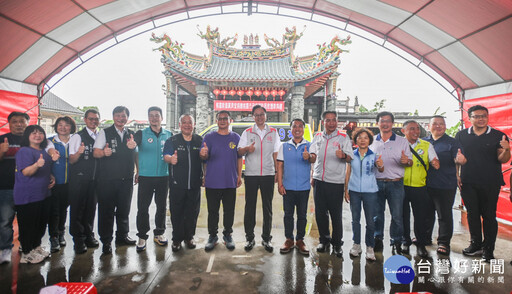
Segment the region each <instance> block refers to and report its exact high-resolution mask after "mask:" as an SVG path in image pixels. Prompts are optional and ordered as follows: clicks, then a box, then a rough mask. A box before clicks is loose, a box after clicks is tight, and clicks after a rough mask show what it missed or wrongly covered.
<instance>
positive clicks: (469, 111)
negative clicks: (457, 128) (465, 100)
mask: <svg viewBox="0 0 512 294" xmlns="http://www.w3.org/2000/svg"><path fill="white" fill-rule="evenodd" d="M477 110H485V112H487V114H489V109H487V107H484V106H482V105H480V104H478V105H473V106H471V107H470V108H469V109H468V116H471V114H472V113H473V111H477Z"/></svg>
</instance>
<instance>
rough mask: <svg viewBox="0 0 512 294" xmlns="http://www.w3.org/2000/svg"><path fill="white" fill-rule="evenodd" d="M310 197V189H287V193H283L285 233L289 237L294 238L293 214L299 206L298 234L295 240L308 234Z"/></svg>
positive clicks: (301, 238) (302, 238)
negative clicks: (307, 215)
mask: <svg viewBox="0 0 512 294" xmlns="http://www.w3.org/2000/svg"><path fill="white" fill-rule="evenodd" d="M308 199H309V190H307V191H292V190H286V194H285V195H283V209H284V235H285V237H286V238H287V239H292V240H293V227H294V223H293V214H294V212H295V207H297V235H296V237H295V240H304V235H305V234H306V223H307V217H306V214H307V211H308Z"/></svg>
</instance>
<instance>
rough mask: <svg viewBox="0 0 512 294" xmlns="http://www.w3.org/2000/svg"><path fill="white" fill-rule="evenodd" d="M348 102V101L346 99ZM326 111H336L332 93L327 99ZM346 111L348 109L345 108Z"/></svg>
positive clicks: (334, 98)
mask: <svg viewBox="0 0 512 294" xmlns="http://www.w3.org/2000/svg"><path fill="white" fill-rule="evenodd" d="M347 103H348V101H347ZM325 110H327V111H336V96H334V95H332V96H331V98H330V99H327V105H326V106H325ZM347 113H348V109H347Z"/></svg>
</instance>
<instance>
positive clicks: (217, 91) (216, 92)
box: [213, 89, 220, 97]
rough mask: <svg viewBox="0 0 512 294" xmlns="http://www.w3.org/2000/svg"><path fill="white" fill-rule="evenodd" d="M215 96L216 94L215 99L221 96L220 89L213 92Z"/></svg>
mask: <svg viewBox="0 0 512 294" xmlns="http://www.w3.org/2000/svg"><path fill="white" fill-rule="evenodd" d="M213 94H215V97H217V96H219V94H220V90H219V89H215V90H213Z"/></svg>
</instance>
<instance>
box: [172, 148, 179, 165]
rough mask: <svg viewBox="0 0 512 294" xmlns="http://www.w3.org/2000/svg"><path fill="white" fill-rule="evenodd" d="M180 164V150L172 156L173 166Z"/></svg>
mask: <svg viewBox="0 0 512 294" xmlns="http://www.w3.org/2000/svg"><path fill="white" fill-rule="evenodd" d="M177 163H178V150H175V151H174V154H173V155H172V156H171V164H172V165H176V164H177Z"/></svg>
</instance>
